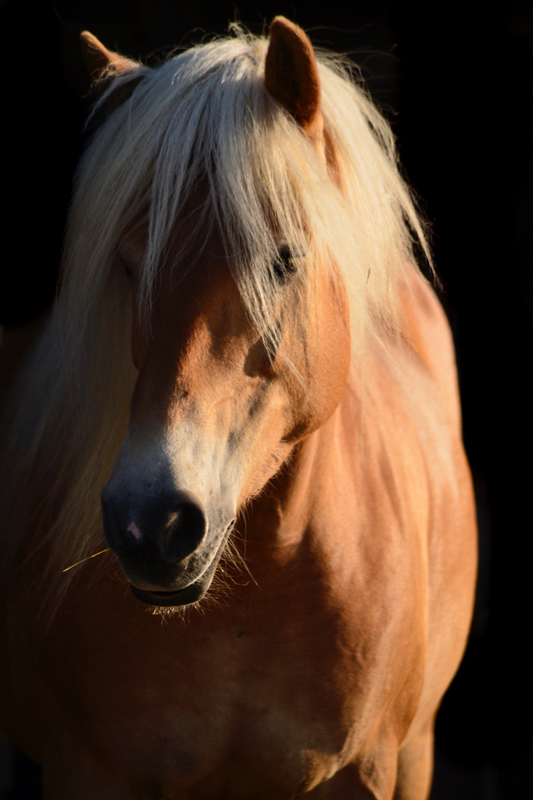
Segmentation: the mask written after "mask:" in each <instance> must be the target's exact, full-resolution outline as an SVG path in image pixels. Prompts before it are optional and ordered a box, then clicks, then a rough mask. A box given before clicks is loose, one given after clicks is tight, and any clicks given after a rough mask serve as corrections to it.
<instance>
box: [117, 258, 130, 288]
mask: <svg viewBox="0 0 533 800" xmlns="http://www.w3.org/2000/svg"><path fill="white" fill-rule="evenodd" d="M120 261H121V263H122V266H123V267H124V273H125V275H126V280H127V281H128V283H133V272H132V271H131V269H130V268H129V267H128V265H127V264H126V262H125V261H123V260H122V259H120Z"/></svg>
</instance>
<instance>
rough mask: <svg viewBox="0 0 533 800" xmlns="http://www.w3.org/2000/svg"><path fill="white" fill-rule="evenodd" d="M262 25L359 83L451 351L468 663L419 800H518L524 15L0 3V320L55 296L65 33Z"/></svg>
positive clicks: (66, 147)
mask: <svg viewBox="0 0 533 800" xmlns="http://www.w3.org/2000/svg"><path fill="white" fill-rule="evenodd" d="M275 14H284V15H285V16H287V17H289V18H290V19H292V20H294V21H295V22H297V23H298V24H300V25H301V26H302V27H303V28H305V29H306V30H307V31H308V32H309V35H310V37H311V39H312V41H313V43H314V44H315V45H316V46H319V47H324V48H328V49H331V50H335V51H337V52H343V53H346V54H349V55H350V56H351V57H352V58H353V60H354V61H355V62H356V63H357V64H359V66H360V67H361V69H362V72H363V75H364V77H365V79H366V81H367V85H368V87H369V89H370V91H371V93H372V96H373V98H374V100H375V101H376V103H377V104H378V105H379V106H380V107H381V109H382V111H383V113H384V114H385V116H386V117H387V118H388V119H389V121H390V122H391V124H392V127H393V130H394V132H395V134H396V136H397V139H398V147H399V152H400V156H401V159H402V163H403V167H404V174H405V175H406V177H407V179H408V181H409V183H410V185H411V186H412V187H413V189H414V191H415V192H416V194H417V196H418V197H419V198H420V206H421V208H422V210H423V213H424V214H425V216H426V218H427V219H428V221H429V222H430V223H431V231H432V244H433V249H434V253H435V261H436V264H437V269H438V273H439V276H440V278H441V281H442V284H443V292H442V294H441V299H442V302H443V304H444V306H445V308H446V311H447V313H448V316H449V318H450V322H451V324H452V328H453V332H454V336H455V341H456V346H457V353H458V364H459V374H460V382H461V391H462V399H463V408H464V436H465V443H466V448H467V452H468V456H469V459H470V463H471V466H472V470H473V474H474V481H475V486H476V493H477V497H478V504H479V522H480V540H481V565H480V581H479V590H478V598H477V603H476V612H475V618H474V624H473V628H472V633H471V636H470V641H469V645H468V649H467V653H466V656H465V659H464V662H463V665H462V666H461V668H460V670H459V673H458V675H457V677H456V679H455V681H454V683H453V684H452V687H451V688H450V690H449V692H448V694H447V695H446V697H445V699H444V702H443V704H442V708H441V711H440V713H439V717H438V722H437V737H436V738H437V744H436V770H435V782H434V789H433V794H432V800H478V799H479V800H507V798H509V799H511V798H512V800H516V798H526V797H530V796H532V794H533V792H532V790H531V785H532V782H533V780H532V768H533V739H532V725H531V720H532V712H533V694H532V691H531V682H532V678H533V673H532V668H531V657H530V655H528V653H529V652H530V641H529V640H530V638H531V623H530V614H531V606H532V604H531V591H532V580H531V571H532V558H531V557H532V549H533V548H532V544H531V514H530V508H531V504H532V500H533V492H532V490H531V486H530V484H531V469H530V461H531V453H532V444H533V442H532V423H531V410H532V409H531V407H532V403H531V388H530V385H531V379H530V374H531V369H532V350H533V347H532V346H533V265H532V253H533V246H532V245H533V242H532V238H533V224H532V223H533V172H532V167H533V162H532V155H531V154H532V152H533V148H532V145H533V113H532V112H533V7H532V5H531V3H525V2H519V0H511V2H506V3H502V2H500V3H499V4H498V7H496V10H493V11H490V12H489V9H488V4H485V3H483V4H482V3H479V4H478V3H472V2H462V3H459V2H455V1H454V0H451V2H443V0H436V2H433V3H427V4H424V5H418V4H416V3H404V2H398V1H396V2H395V1H394V0H374V2H370V1H369V0H362V1H361V0H358V2H357V3H349V4H346V3H343V2H340V1H339V0H329V2H327V3H323V4H321V7H320V8H319V7H318V6H317V7H315V6H314V5H313V4H312V3H311V2H303V1H302V0H300V1H299V2H295V3H286V2H283V1H282V0H279V1H278V2H276V3H274V2H270V0H260V2H254V3H251V2H244V1H241V2H239V3H238V4H233V3H230V2H225V1H224V0H220V1H218V2H215V0H204V1H203V2H202V0H197V2H190V1H189V0H173V2H170V0H136V2H134V1H133V0H130V1H128V0H70V2H69V1H68V0H64V1H63V2H56V3H55V4H54V5H52V4H50V3H48V2H39V3H37V2H34V3H31V2H23V0H10V1H9V0H7V1H6V0H0V35H1V39H0V41H1V43H2V46H1V50H0V59H1V60H2V70H1V75H0V81H1V94H0V97H1V108H2V122H1V126H0V128H1V130H0V135H1V146H0V159H1V167H2V171H1V175H2V195H3V202H2V205H1V210H0V224H1V229H2V248H1V252H2V262H3V263H2V267H1V272H0V280H1V286H2V288H1V292H0V323H3V324H4V325H17V324H21V323H24V322H26V321H29V320H30V319H33V318H35V317H36V316H37V315H39V314H42V313H43V311H45V309H46V308H47V307H48V305H49V304H50V302H51V301H52V299H53V296H54V291H55V284H56V276H57V267H58V261H59V257H60V249H61V240H62V236H63V229H64V225H65V217H66V212H67V206H68V202H69V197H70V192H71V176H72V172H73V169H74V167H75V165H76V162H77V160H78V158H79V155H80V150H81V147H82V144H83V135H82V126H83V121H84V118H85V115H86V111H87V100H86V99H84V95H85V94H86V92H87V90H88V80H87V78H86V75H85V72H84V67H83V63H82V59H81V56H80V51H79V45H78V36H79V32H80V31H81V30H83V29H85V28H88V29H90V30H91V31H92V32H93V33H94V34H96V35H97V36H98V37H99V38H100V39H101V40H102V41H103V42H104V43H105V44H106V45H107V46H108V47H110V48H111V49H119V50H120V51H121V52H123V53H125V54H127V55H130V56H135V57H139V56H140V57H142V58H144V59H146V58H148V63H152V62H155V60H156V59H157V57H161V56H162V55H163V54H164V53H165V52H166V51H168V50H169V49H170V48H171V47H172V46H173V45H175V44H191V43H193V42H199V41H202V40H203V39H204V38H205V37H206V36H207V37H209V35H210V34H213V33H222V32H224V30H225V29H226V28H227V24H228V22H229V21H231V20H234V19H239V20H241V21H242V22H243V23H245V24H246V25H247V26H248V27H249V28H250V29H251V30H252V31H254V32H257V33H260V32H262V31H266V29H267V26H268V22H269V21H270V20H271V18H272V17H273V16H274V15H275ZM1 752H2V753H4V755H3V756H2V758H3V762H2V763H3V772H2V771H1V770H0V797H2V789H3V790H4V792H5V794H4V797H5V799H6V800H8V799H9V800H23V799H24V798H27V800H33V799H34V798H37V797H38V796H39V794H38V789H37V788H36V787H37V786H38V770H37V769H36V768H35V767H33V765H32V764H31V763H30V762H27V760H25V759H24V757H23V756H22V755H20V754H16V756H15V759H14V761H13V758H12V756H11V753H10V751H9V750H6V749H5V748H4V749H2V750H1ZM2 781H3V783H2Z"/></svg>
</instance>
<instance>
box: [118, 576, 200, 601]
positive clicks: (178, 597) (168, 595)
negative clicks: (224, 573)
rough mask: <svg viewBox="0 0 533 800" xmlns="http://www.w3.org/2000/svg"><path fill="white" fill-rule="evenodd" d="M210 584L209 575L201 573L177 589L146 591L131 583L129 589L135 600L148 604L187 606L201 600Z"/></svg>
mask: <svg viewBox="0 0 533 800" xmlns="http://www.w3.org/2000/svg"><path fill="white" fill-rule="evenodd" d="M210 585H211V576H206V575H202V577H201V578H199V579H198V580H197V581H195V582H194V583H191V584H189V586H186V587H185V589H178V591H170V592H159V591H157V592H155V591H148V590H146V589H139V588H138V587H137V586H134V585H133V584H132V583H130V589H131V593H132V594H133V596H134V597H135V598H136V599H137V600H141V601H142V602H143V603H146V604H147V605H150V606H187V605H189V604H190V603H196V602H197V601H198V600H201V599H202V597H204V596H205V595H206V594H207V590H208V589H209V586H210Z"/></svg>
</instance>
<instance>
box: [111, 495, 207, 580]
mask: <svg viewBox="0 0 533 800" xmlns="http://www.w3.org/2000/svg"><path fill="white" fill-rule="evenodd" d="M102 511H103V521H104V536H105V539H106V541H107V543H108V545H109V546H110V547H111V549H112V550H113V551H114V552H115V554H116V555H117V556H119V558H120V559H121V560H126V561H128V562H131V563H133V562H135V563H139V564H141V563H144V564H148V563H150V562H151V563H156V562H157V561H160V562H164V563H166V564H169V565H176V564H178V563H179V562H180V561H183V560H184V559H185V558H187V556H190V555H191V554H192V553H194V551H195V550H196V549H197V548H198V547H199V546H200V544H201V542H202V540H203V539H204V537H205V535H206V533H207V515H206V514H205V512H204V510H203V508H202V506H201V504H200V503H199V502H198V501H197V500H196V499H192V498H190V496H189V495H188V494H185V493H184V492H169V493H166V494H159V495H153V494H149V495H148V496H146V495H144V496H143V495H142V493H140V494H138V495H137V496H135V495H133V493H131V492H128V493H126V492H125V491H116V490H115V491H113V490H109V489H107V488H106V489H104V492H103V493H102Z"/></svg>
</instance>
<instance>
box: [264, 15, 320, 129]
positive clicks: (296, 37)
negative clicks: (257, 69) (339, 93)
mask: <svg viewBox="0 0 533 800" xmlns="http://www.w3.org/2000/svg"><path fill="white" fill-rule="evenodd" d="M265 87H266V88H267V90H268V92H269V93H270V94H271V95H272V97H273V98H274V99H275V100H277V101H278V103H279V104H280V105H282V106H283V108H284V109H285V110H286V111H288V112H289V114H290V115H291V116H292V117H294V119H295V120H296V121H297V122H298V123H299V124H300V125H301V126H302V128H303V129H304V130H305V131H306V132H307V133H309V134H310V135H311V136H315V135H316V132H317V128H321V123H322V115H321V113H320V81H319V79H318V69H317V65H316V59H315V54H314V52H313V46H312V44H311V42H310V41H309V39H308V37H307V36H306V34H305V33H304V31H303V30H302V29H301V28H299V27H298V25H295V24H294V23H292V22H289V20H288V19H285V17H275V18H274V19H273V20H272V23H271V25H270V41H269V45H268V51H267V55H266V62H265Z"/></svg>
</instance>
